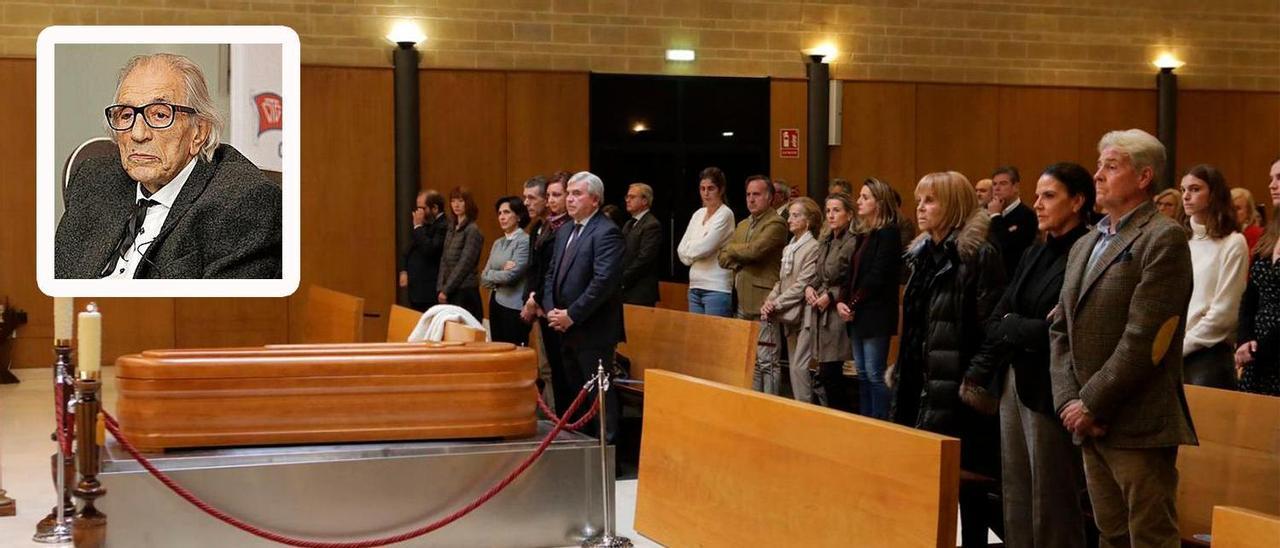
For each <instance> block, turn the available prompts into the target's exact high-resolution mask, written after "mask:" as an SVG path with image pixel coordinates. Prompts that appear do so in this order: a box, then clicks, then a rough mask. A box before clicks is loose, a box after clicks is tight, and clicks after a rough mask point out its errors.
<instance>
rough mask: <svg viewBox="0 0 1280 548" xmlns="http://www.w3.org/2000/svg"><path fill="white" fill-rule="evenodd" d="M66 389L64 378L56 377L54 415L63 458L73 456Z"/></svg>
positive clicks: (54, 382) (54, 383) (54, 384)
mask: <svg viewBox="0 0 1280 548" xmlns="http://www.w3.org/2000/svg"><path fill="white" fill-rule="evenodd" d="M66 391H67V385H66V383H64V382H62V379H54V381H53V416H54V421H55V422H57V425H56V426H55V428H56V430H57V431H56V432H55V434H56V435H57V436H58V447H59V448H61V449H62V456H63V458H68V457H70V456H71V421H70V420H68V419H67V400H66V398H65V397H63V394H65V393H66ZM67 481H71V480H70V479H68V480H67Z"/></svg>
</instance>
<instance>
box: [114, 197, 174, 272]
mask: <svg viewBox="0 0 1280 548" xmlns="http://www.w3.org/2000/svg"><path fill="white" fill-rule="evenodd" d="M153 205H160V202H157V201H155V200H148V199H146V198H139V199H138V203H137V205H134V206H133V215H132V216H131V217H130V218H129V226H127V227H125V230H124V234H123V235H122V236H121V237H120V243H118V244H116V252H115V253H113V254H112V255H111V262H109V263H107V266H106V268H104V269H102V275H103V276H106V275H108V274H111V271H113V270H115V269H116V265H117V264H119V263H120V259H122V258H124V256H125V255H128V254H129V250H131V249H133V243H134V242H135V241H137V240H138V234H141V233H142V223H143V222H144V221H146V220H147V208H150V207H151V206H153Z"/></svg>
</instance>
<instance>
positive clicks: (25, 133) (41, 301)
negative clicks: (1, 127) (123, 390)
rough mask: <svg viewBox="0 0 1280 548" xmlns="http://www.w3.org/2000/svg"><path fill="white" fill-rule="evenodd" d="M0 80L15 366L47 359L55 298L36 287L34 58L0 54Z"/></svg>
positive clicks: (1, 203) (0, 200)
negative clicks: (21, 315)
mask: <svg viewBox="0 0 1280 548" xmlns="http://www.w3.org/2000/svg"><path fill="white" fill-rule="evenodd" d="M0 82H4V84H3V85H0V103H3V104H6V105H10V114H11V115H12V118H10V120H9V124H8V126H9V128H8V130H7V131H0V166H4V167H3V169H0V299H4V298H8V300H9V306H12V307H16V308H21V309H24V310H26V311H27V325H25V326H23V327H20V328H18V333H17V337H18V338H17V339H16V340H15V341H13V344H14V348H13V363H14V365H15V366H25V365H28V364H34V363H40V364H47V363H49V361H50V359H51V356H52V353H51V352H50V350H49V347H50V345H51V344H52V341H53V299H51V298H49V297H46V296H44V294H43V293H41V292H40V289H39V288H38V287H36V263H35V257H36V218H35V207H36V184H35V182H36V164H35V162H36V140H35V138H34V137H35V128H36V119H35V104H36V63H35V60H33V59H0ZM0 366H2V365H0Z"/></svg>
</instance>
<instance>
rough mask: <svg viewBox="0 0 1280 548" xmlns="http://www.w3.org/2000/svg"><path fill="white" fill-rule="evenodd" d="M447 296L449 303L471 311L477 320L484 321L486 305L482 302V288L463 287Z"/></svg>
mask: <svg viewBox="0 0 1280 548" xmlns="http://www.w3.org/2000/svg"><path fill="white" fill-rule="evenodd" d="M445 297H447V299H446V300H448V301H449V304H451V305H454V306H461V307H462V308H464V309H466V311H467V312H470V313H471V315H472V316H475V318H476V321H484V306H482V305H481V304H480V288H478V287H463V288H461V289H458V290H457V291H454V292H453V293H449V294H446V295H445Z"/></svg>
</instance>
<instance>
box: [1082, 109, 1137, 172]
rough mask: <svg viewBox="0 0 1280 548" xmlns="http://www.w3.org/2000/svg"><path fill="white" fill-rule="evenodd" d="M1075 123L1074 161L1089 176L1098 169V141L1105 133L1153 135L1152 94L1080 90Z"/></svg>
mask: <svg viewBox="0 0 1280 548" xmlns="http://www.w3.org/2000/svg"><path fill="white" fill-rule="evenodd" d="M1079 120H1080V121H1079V144H1078V145H1077V148H1076V153H1075V161H1076V162H1079V163H1080V165H1082V166H1084V167H1085V168H1086V169H1089V170H1090V172H1092V171H1093V170H1094V169H1095V168H1096V167H1097V165H1098V140H1099V139H1101V138H1102V136H1103V134H1105V133H1106V132H1108V131H1112V130H1117V129H1130V128H1137V129H1141V130H1144V131H1146V132H1148V133H1150V134H1152V135H1155V134H1156V93H1155V92H1154V91H1131V90H1107V89H1082V90H1080V117H1079Z"/></svg>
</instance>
